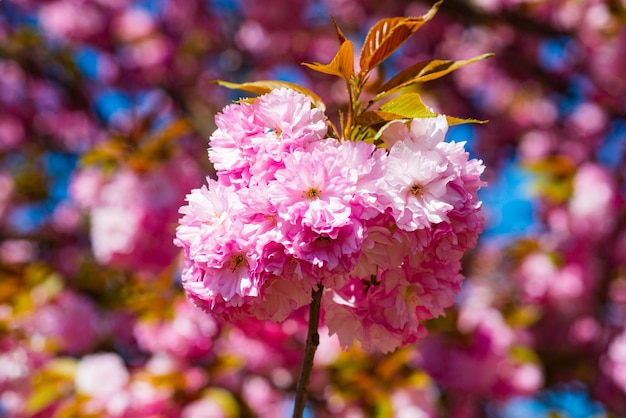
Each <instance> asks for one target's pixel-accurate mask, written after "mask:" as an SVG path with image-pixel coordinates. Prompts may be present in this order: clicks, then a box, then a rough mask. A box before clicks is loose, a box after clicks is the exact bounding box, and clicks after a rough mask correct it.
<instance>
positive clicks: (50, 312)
mask: <svg viewBox="0 0 626 418" xmlns="http://www.w3.org/2000/svg"><path fill="white" fill-rule="evenodd" d="M22 326H23V327H24V328H25V329H26V330H27V332H28V333H29V334H30V335H31V336H32V337H35V338H44V339H46V340H47V341H48V343H49V344H50V346H52V347H54V348H55V349H56V350H58V351H60V352H65V353H68V354H72V355H79V354H83V353H86V352H88V351H89V350H90V349H92V348H93V347H94V345H95V344H96V343H97V341H98V338H99V330H100V319H99V317H98V312H97V310H96V305H95V303H94V302H93V301H92V300H91V299H89V298H87V297H86V296H83V295H81V294H79V293H75V292H72V291H70V290H64V291H62V292H61V293H59V294H58V295H57V296H56V297H55V298H54V299H53V300H51V301H49V302H48V303H46V304H44V305H43V306H41V307H39V308H37V309H34V310H33V311H32V312H30V313H29V315H28V316H27V317H26V318H25V319H24V321H23V323H22Z"/></svg>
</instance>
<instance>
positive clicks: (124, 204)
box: [72, 158, 198, 271]
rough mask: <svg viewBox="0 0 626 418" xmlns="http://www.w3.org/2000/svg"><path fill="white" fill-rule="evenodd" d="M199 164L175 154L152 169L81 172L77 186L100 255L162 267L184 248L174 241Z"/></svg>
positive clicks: (117, 262)
mask: <svg viewBox="0 0 626 418" xmlns="http://www.w3.org/2000/svg"><path fill="white" fill-rule="evenodd" d="M197 176H198V173H197V168H196V165H195V163H193V162H192V161H190V160H188V159H186V158H179V159H173V160H171V161H170V162H168V163H167V164H166V165H163V166H157V167H156V168H154V169H153V170H151V171H149V172H146V173H138V172H135V171H133V170H130V169H121V170H119V171H118V172H117V173H116V174H115V176H113V177H112V178H110V179H107V178H106V177H105V176H103V175H102V174H99V173H98V172H97V171H94V170H93V169H88V170H87V171H86V173H85V174H78V175H76V176H75V180H74V182H73V185H72V191H73V195H74V196H75V198H76V199H77V200H78V202H79V203H82V204H83V205H84V206H85V208H86V209H88V210H89V211H90V214H91V242H92V247H93V252H94V255H95V257H96V259H97V260H98V261H99V262H100V263H102V264H107V265H111V266H115V267H122V268H130V269H135V270H137V271H161V270H162V269H163V268H164V267H166V266H168V265H169V264H171V263H172V261H173V260H174V257H175V256H176V254H177V253H178V250H177V249H176V247H175V246H174V245H172V243H171V241H170V240H168V239H167V237H168V236H171V230H172V228H173V225H175V222H176V208H177V207H179V206H180V204H181V203H182V201H183V196H184V191H185V190H188V189H189V188H190V187H191V185H192V184H194V183H195V182H196V181H197Z"/></svg>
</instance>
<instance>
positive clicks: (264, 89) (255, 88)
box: [215, 80, 326, 110]
mask: <svg viewBox="0 0 626 418" xmlns="http://www.w3.org/2000/svg"><path fill="white" fill-rule="evenodd" d="M215 83H216V84H218V85H220V86H222V87H226V88H228V89H232V90H244V91H248V92H250V93H254V94H258V95H261V94H266V93H269V92H271V91H272V90H275V89H281V88H288V89H292V90H295V91H297V92H299V93H302V94H304V95H306V96H308V97H310V98H311V100H312V101H313V105H314V106H315V107H318V108H320V109H322V110H325V109H326V105H324V102H323V101H322V99H321V98H320V97H319V96H318V95H317V94H315V93H313V92H312V91H311V90H309V89H307V88H306V87H302V86H300V85H298V84H295V83H290V82H288V81H281V80H260V81H250V82H247V83H231V82H230V81H224V80H215Z"/></svg>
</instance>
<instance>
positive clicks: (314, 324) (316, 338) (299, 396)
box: [293, 284, 324, 418]
mask: <svg viewBox="0 0 626 418" xmlns="http://www.w3.org/2000/svg"><path fill="white" fill-rule="evenodd" d="M322 293H324V287H323V286H322V285H321V284H320V285H319V287H318V288H317V289H316V290H314V291H313V300H312V301H311V305H310V311H309V331H308V333H307V337H306V348H305V351H304V360H303V361H302V371H301V372H300V379H299V380H298V387H297V389H296V402H295V404H294V407H293V418H302V414H303V413H304V406H305V405H306V399H307V394H308V392H309V380H310V379H311V372H312V371H313V359H314V357H315V350H317V346H318V345H319V344H320V335H319V333H318V331H317V328H318V326H319V320H320V308H321V302H322Z"/></svg>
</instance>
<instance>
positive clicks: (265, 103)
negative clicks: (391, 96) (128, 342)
mask: <svg viewBox="0 0 626 418" xmlns="http://www.w3.org/2000/svg"><path fill="white" fill-rule="evenodd" d="M216 124H217V127H218V129H217V130H216V131H215V132H214V134H213V135H212V136H211V143H210V145H211V146H210V149H209V158H210V159H211V161H212V162H213V164H214V166H215V168H216V170H217V175H218V179H217V180H211V179H208V180H207V185H205V186H202V187H201V188H199V189H194V190H193V191H192V192H191V193H190V194H189V195H188V196H187V204H186V205H185V206H183V207H182V208H181V209H180V213H181V214H182V218H181V219H180V222H179V226H178V229H177V234H176V238H175V243H176V245H178V246H180V247H182V248H183V249H184V252H185V262H184V267H183V272H182V281H183V287H184V288H185V290H186V291H187V295H188V296H189V297H190V298H191V299H192V301H194V303H196V305H198V306H200V307H202V308H203V309H205V310H207V311H210V312H211V313H212V314H214V315H217V316H220V317H225V318H230V319H234V318H246V317H250V316H253V317H256V318H259V319H272V320H275V321H281V320H284V319H285V318H287V317H288V316H289V315H290V314H291V313H293V312H294V311H295V310H296V309H298V308H300V307H302V306H304V305H306V304H308V303H309V302H310V301H311V292H312V290H313V289H315V288H316V287H317V286H319V285H322V286H324V288H325V294H324V297H323V303H322V308H323V317H324V321H325V324H326V325H327V326H328V330H329V332H330V333H331V334H337V336H338V337H339V341H340V343H341V345H342V346H343V347H348V346H350V345H352V344H353V343H354V342H355V341H359V342H360V343H361V344H362V346H363V347H365V348H366V349H378V350H381V351H384V352H389V351H392V350H394V349H395V348H397V347H398V346H400V345H403V344H407V343H411V342H414V341H416V340H417V339H419V338H421V337H423V336H424V335H426V329H425V328H424V326H423V325H422V322H423V321H424V320H427V319H430V318H433V317H437V316H440V315H443V314H444V313H445V308H446V307H448V306H450V305H451V304H452V303H453V301H454V296H455V295H456V294H457V293H458V292H459V289H460V283H461V280H462V276H461V275H460V274H459V271H460V268H461V264H460V261H461V257H462V256H463V254H464V252H465V250H466V249H468V248H471V247H473V246H474V245H475V244H476V240H477V237H478V234H479V232H480V231H481V229H482V223H483V221H482V215H481V214H480V201H479V200H478V197H477V191H478V189H479V188H480V187H482V186H484V182H483V181H482V180H481V179H480V176H481V174H482V172H483V170H484V166H483V164H482V162H481V161H478V160H473V159H472V160H470V159H469V156H468V153H467V152H466V151H465V149H464V143H462V142H460V143H455V142H444V138H445V134H446V132H447V127H448V126H447V121H446V118H445V116H438V117H436V118H429V119H427V120H421V119H419V120H413V121H408V122H407V121H399V122H394V123H391V124H389V125H388V126H387V129H386V130H385V131H384V135H383V140H384V142H385V143H386V144H387V147H388V149H385V148H379V147H376V146H375V145H374V144H372V143H369V142H363V141H345V140H341V139H337V138H332V137H329V138H325V139H324V136H325V135H326V133H327V130H326V122H325V117H324V114H323V112H322V110H321V109H319V108H315V107H313V106H312V104H311V100H310V99H309V98H307V97H306V96H304V95H302V94H300V93H296V92H295V91H293V90H288V89H278V90H274V91H272V92H270V93H268V94H265V95H262V96H260V97H259V98H257V99H255V100H248V101H242V102H240V103H238V104H233V105H230V106H227V107H226V108H225V109H224V110H223V112H222V113H221V114H218V115H217V116H216ZM207 186H208V187H207Z"/></svg>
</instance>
